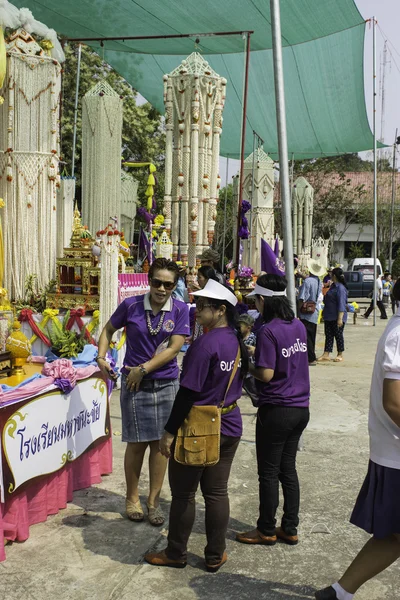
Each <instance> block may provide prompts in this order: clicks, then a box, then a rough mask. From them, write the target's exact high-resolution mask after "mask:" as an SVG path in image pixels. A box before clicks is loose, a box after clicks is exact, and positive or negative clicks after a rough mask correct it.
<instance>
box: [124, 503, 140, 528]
mask: <svg viewBox="0 0 400 600" xmlns="http://www.w3.org/2000/svg"><path fill="white" fill-rule="evenodd" d="M125 507H126V516H127V517H128V519H129V520H130V521H134V523H141V522H142V521H143V520H144V512H143V508H142V505H141V504H140V500H138V501H137V502H132V500H128V498H126V500H125Z"/></svg>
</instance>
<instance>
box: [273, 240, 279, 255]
mask: <svg viewBox="0 0 400 600" xmlns="http://www.w3.org/2000/svg"><path fill="white" fill-rule="evenodd" d="M274 254H275V256H276V258H279V237H278V236H276V238H275V247H274Z"/></svg>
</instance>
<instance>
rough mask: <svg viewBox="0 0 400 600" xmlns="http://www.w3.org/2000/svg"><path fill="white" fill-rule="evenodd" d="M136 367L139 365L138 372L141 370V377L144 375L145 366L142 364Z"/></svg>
mask: <svg viewBox="0 0 400 600" xmlns="http://www.w3.org/2000/svg"><path fill="white" fill-rule="evenodd" d="M138 367H139V369H140V372H141V374H142V375H143V377H144V376H145V375H147V369H146V368H145V367H144V366H143V365H138Z"/></svg>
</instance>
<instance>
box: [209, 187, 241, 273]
mask: <svg viewBox="0 0 400 600" xmlns="http://www.w3.org/2000/svg"><path fill="white" fill-rule="evenodd" d="M225 193H226V207H225ZM235 208H236V207H235ZM236 210H237V208H236ZM235 216H236V211H235ZM224 223H225V256H224V257H223V260H224V263H225V264H226V263H227V262H229V260H231V258H232V252H233V232H234V231H235V232H236V229H237V225H236V220H235V222H234V207H233V185H232V184H231V183H229V184H228V186H227V187H226V188H222V189H220V191H219V202H218V205H217V218H216V220H215V233H214V248H215V250H217V252H219V254H220V256H222V249H223V245H224V242H223V238H224ZM226 257H229V258H226Z"/></svg>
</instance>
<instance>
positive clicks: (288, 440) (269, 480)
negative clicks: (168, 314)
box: [256, 404, 310, 535]
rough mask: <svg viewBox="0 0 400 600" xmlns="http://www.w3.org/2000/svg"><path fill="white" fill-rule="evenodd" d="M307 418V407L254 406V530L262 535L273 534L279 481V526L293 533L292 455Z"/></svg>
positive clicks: (295, 482)
mask: <svg viewBox="0 0 400 600" xmlns="http://www.w3.org/2000/svg"><path fill="white" fill-rule="evenodd" d="M309 418H310V413H309V410H308V408H296V407H292V406H278V405H272V404H271V405H266V404H265V405H263V406H261V407H260V408H259V409H258V415H257V425H256V450H257V464H258V479H259V484H260V516H259V519H258V522H257V529H258V530H259V531H260V532H261V533H263V534H264V535H274V534H275V527H276V518H275V515H276V510H277V508H278V506H279V482H280V483H281V485H282V491H283V499H284V504H283V517H282V523H281V526H282V529H283V531H284V532H285V533H286V534H287V535H296V534H297V526H298V524H299V508H300V485H299V479H298V476H297V470H296V455H297V446H298V443H299V439H300V437H301V434H302V433H303V431H304V429H305V428H306V427H307V424H308V421H309Z"/></svg>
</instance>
